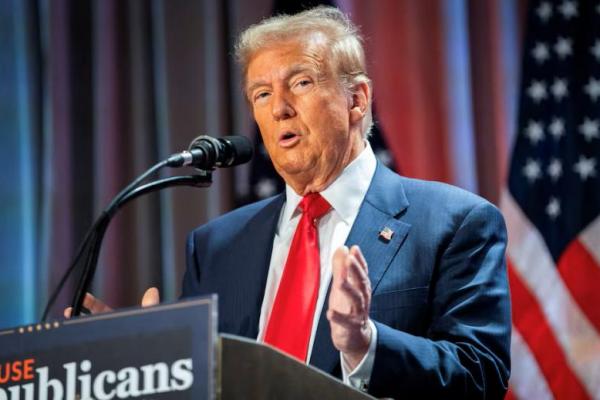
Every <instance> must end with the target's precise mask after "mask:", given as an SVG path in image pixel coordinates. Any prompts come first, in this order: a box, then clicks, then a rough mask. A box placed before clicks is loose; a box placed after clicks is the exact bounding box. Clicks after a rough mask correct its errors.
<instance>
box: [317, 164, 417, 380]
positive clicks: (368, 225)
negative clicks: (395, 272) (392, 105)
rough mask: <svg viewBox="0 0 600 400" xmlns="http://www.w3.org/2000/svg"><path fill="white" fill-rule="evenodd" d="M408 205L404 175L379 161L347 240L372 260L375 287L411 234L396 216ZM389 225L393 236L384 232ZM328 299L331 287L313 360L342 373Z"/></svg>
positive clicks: (370, 268)
mask: <svg viewBox="0 0 600 400" xmlns="http://www.w3.org/2000/svg"><path fill="white" fill-rule="evenodd" d="M408 205H409V203H408V200H407V198H406V195H405V193H404V189H403V187H402V183H401V178H400V177H399V176H398V175H396V174H395V173H393V172H392V171H390V170H389V169H388V168H386V167H385V166H383V165H382V164H380V163H377V169H376V170H375V175H374V176H373V181H372V182H371V185H370V186H369V190H368V191H367V194H366V196H365V199H364V201H363V203H362V205H361V207H360V210H359V212H358V216H357V217H356V220H355V221H354V225H352V229H351V230H350V234H349V235H348V239H347V240H346V246H348V247H350V246H352V245H355V244H356V245H358V246H359V247H360V249H361V251H362V252H363V254H364V256H365V258H366V260H367V263H368V264H369V278H370V280H371V286H372V290H373V291H375V290H377V286H378V285H379V282H380V281H381V278H382V277H383V275H384V273H385V271H386V270H387V269H388V267H389V265H390V262H391V261H392V259H393V258H394V256H395V255H396V253H397V252H398V250H399V249H400V246H401V245H402V243H403V242H404V239H405V238H406V235H407V234H408V231H409V229H410V225H409V224H406V223H404V222H401V221H398V220H397V219H396V218H397V217H398V216H399V215H400V214H401V213H402V212H403V211H404V210H405V209H406V208H407V207H408ZM386 228H387V231H388V233H389V232H391V236H390V235H389V234H388V235H383V236H382V235H381V234H380V232H382V231H384V230H386ZM384 236H388V237H384ZM328 303H329V291H328V292H327V299H326V300H325V304H324V305H323V311H322V313H321V316H320V319H319V326H318V328H317V333H316V336H315V341H314V345H313V351H312V356H311V361H310V363H311V364H313V365H314V366H316V367H317V368H320V369H322V370H324V371H327V372H330V373H334V374H336V375H338V376H339V375H340V373H341V371H340V369H339V353H338V351H337V350H336V349H335V348H334V347H333V343H332V342H331V330H330V328H329V321H328V320H327V317H326V312H327V304H328Z"/></svg>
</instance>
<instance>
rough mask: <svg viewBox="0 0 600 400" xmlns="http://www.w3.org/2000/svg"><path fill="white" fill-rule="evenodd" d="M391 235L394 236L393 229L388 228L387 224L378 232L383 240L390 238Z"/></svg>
mask: <svg viewBox="0 0 600 400" xmlns="http://www.w3.org/2000/svg"><path fill="white" fill-rule="evenodd" d="M392 236H394V231H393V230H391V229H390V228H388V227H387V226H386V227H385V228H383V230H382V231H381V232H379V237H380V238H382V239H383V240H385V241H386V242H389V241H390V240H392Z"/></svg>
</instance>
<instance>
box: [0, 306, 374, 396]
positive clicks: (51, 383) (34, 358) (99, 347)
mask: <svg viewBox="0 0 600 400" xmlns="http://www.w3.org/2000/svg"><path fill="white" fill-rule="evenodd" d="M135 398H138V399H178V400H180V399H223V400H229V399H338V398H343V399H348V400H354V399H357V400H359V399H369V398H372V397H370V396H368V395H366V394H364V393H362V392H359V391H357V390H354V389H352V388H350V387H348V386H346V385H344V384H343V383H342V382H341V381H339V380H337V379H335V378H333V377H331V376H329V375H327V374H325V373H324V372H321V371H319V370H317V369H316V368H313V367H311V366H307V365H304V364H303V363H300V362H298V361H296V360H294V359H292V358H290V357H288V356H287V355H285V354H283V353H281V352H279V351H278V350H276V349H274V348H272V347H270V346H267V345H264V344H259V343H257V342H255V341H253V340H249V339H245V338H240V337H236V336H232V335H225V334H223V335H217V298H216V296H208V297H203V298H198V299H194V300H189V301H182V302H178V303H173V304H166V305H160V306H156V307H151V308H146V309H141V308H136V309H129V310H123V311H117V312H112V313H107V314H100V315H94V316H87V317H81V318H76V319H72V320H66V321H60V322H59V321H56V322H52V323H47V324H36V325H29V326H23V327H18V328H13V329H9V330H5V331H0V399H6V400H17V399H19V400H34V399H40V400H46V399H51V400H63V399H65V400H75V399H79V400H105V399H135Z"/></svg>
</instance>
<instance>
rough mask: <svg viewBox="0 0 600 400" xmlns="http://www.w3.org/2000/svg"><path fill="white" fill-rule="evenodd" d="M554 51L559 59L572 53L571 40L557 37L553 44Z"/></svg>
mask: <svg viewBox="0 0 600 400" xmlns="http://www.w3.org/2000/svg"><path fill="white" fill-rule="evenodd" d="M554 51H555V52H556V54H557V55H558V57H560V59H564V58H565V57H567V56H570V55H573V41H572V40H571V39H569V38H564V37H559V38H558V39H557V40H556V43H555V44H554Z"/></svg>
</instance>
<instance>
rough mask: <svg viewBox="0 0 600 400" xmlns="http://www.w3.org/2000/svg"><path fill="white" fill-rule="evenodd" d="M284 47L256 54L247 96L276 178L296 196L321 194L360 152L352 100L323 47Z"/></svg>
mask: <svg viewBox="0 0 600 400" xmlns="http://www.w3.org/2000/svg"><path fill="white" fill-rule="evenodd" d="M319 38H320V37H319V36H315V37H314V38H313V40H306V41H301V42H299V41H286V42H282V43H277V44H276V45H274V46H273V47H269V48H266V49H263V50H261V51H259V52H257V53H256V54H255V55H254V56H253V57H252V58H251V60H250V63H249V65H248V70H247V75H246V78H247V79H246V82H247V84H246V95H247V96H248V100H249V101H250V104H251V105H252V111H253V113H254V118H255V119H256V122H257V123H258V126H259V128H260V132H261V135H262V138H263V141H264V144H265V147H266V149H267V152H268V153H269V155H270V157H271V160H272V161H273V165H274V166H275V169H276V170H277V172H278V173H279V174H280V175H281V176H282V177H283V179H284V180H285V181H286V182H287V183H288V184H289V185H290V186H292V188H293V189H294V190H295V191H296V192H297V193H298V194H301V195H302V194H305V193H308V192H313V191H320V190H323V189H325V188H326V187H327V186H328V185H329V184H331V182H333V181H334V180H335V178H337V176H338V175H339V174H340V173H341V171H342V170H343V169H344V167H345V166H346V165H348V163H350V161H352V160H353V159H354V158H355V157H356V156H357V155H358V154H359V153H360V151H361V150H362V149H363V147H364V142H363V140H362V137H361V132H360V126H361V124H360V122H361V120H362V115H363V114H360V118H359V119H358V114H357V112H356V111H354V112H352V110H353V108H355V105H354V103H355V101H354V98H355V96H352V95H349V94H347V93H346V92H345V91H344V89H343V88H342V86H341V85H340V83H339V82H338V80H337V78H336V76H335V73H334V71H333V67H332V66H331V65H330V63H329V62H328V61H327V60H326V59H325V57H324V54H326V53H325V51H324V50H323V48H324V47H323V45H322V44H321V41H320V40H319Z"/></svg>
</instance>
